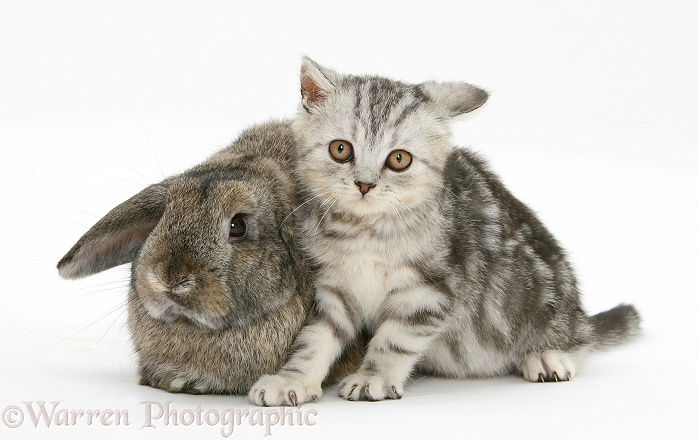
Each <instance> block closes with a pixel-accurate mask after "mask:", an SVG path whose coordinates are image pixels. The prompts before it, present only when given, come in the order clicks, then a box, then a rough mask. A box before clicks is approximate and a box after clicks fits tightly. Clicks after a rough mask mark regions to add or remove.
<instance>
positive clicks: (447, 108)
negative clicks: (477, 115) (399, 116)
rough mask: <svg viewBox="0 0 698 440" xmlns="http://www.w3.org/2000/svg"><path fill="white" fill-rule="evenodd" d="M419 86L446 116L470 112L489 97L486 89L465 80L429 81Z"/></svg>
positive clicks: (451, 116)
mask: <svg viewBox="0 0 698 440" xmlns="http://www.w3.org/2000/svg"><path fill="white" fill-rule="evenodd" d="M419 87H420V88H421V89H422V91H423V92H424V93H426V94H427V95H428V96H429V97H430V98H431V99H432V101H433V103H434V105H435V107H436V108H437V110H438V112H439V113H440V114H441V115H442V116H443V117H446V118H453V117H455V116H458V115H462V114H463V113H469V112H471V111H473V110H475V109H477V108H479V107H481V106H482V105H483V104H484V103H485V102H486V101H487V98H488V97H489V94H488V93H487V92H486V91H484V90H482V89H480V88H478V87H475V86H473V85H471V84H468V83H464V82H436V81H427V82H424V83H422V84H420V85H419Z"/></svg>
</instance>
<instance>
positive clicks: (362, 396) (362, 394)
mask: <svg viewBox="0 0 698 440" xmlns="http://www.w3.org/2000/svg"><path fill="white" fill-rule="evenodd" d="M359 400H373V398H372V397H371V395H370V394H368V384H366V385H364V386H363V387H361V391H360V392H359Z"/></svg>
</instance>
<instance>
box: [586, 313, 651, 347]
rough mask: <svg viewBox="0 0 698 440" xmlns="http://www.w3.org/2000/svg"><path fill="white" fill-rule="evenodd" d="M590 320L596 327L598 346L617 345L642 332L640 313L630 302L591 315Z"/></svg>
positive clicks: (596, 342) (596, 343) (596, 344)
mask: <svg viewBox="0 0 698 440" xmlns="http://www.w3.org/2000/svg"><path fill="white" fill-rule="evenodd" d="M589 322H590V323H591V325H592V327H593V328H594V333H595V340H594V342H595V344H594V345H595V346H596V348H605V347H610V346H613V345H617V344H620V343H622V342H625V341H628V340H630V339H632V338H633V337H635V336H637V335H639V334H640V314H639V313H638V312H637V310H636V309H635V307H634V306H631V305H629V304H620V305H618V306H616V307H614V308H612V309H610V310H606V311H605V312H601V313H598V314H596V315H594V316H590V317H589Z"/></svg>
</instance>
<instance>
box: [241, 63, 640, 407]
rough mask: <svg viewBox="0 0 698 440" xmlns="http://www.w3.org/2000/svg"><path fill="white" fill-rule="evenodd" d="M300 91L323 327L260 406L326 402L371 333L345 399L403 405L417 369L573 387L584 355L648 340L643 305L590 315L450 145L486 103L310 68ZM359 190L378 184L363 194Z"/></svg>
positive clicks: (554, 249)
mask: <svg viewBox="0 0 698 440" xmlns="http://www.w3.org/2000/svg"><path fill="white" fill-rule="evenodd" d="M301 86H302V97H303V100H302V109H301V110H300V112H299V116H298V118H297V119H296V121H295V123H294V130H295V134H296V138H297V142H298V144H299V145H298V154H297V163H296V173H297V179H298V187H299V188H301V189H302V197H303V202H304V204H303V205H301V207H300V208H299V209H298V211H297V213H296V214H297V221H298V223H299V225H300V228H301V229H302V232H303V234H302V236H303V238H304V242H305V243H304V246H305V248H306V250H307V252H308V253H309V255H310V256H311V257H312V258H313V260H314V262H315V264H316V265H317V273H316V289H317V292H316V316H315V317H314V319H313V321H312V322H311V323H310V324H309V325H308V326H307V327H305V328H304V329H303V330H302V331H301V333H300V335H299V336H298V338H297V339H296V341H295V349H294V350H295V352H294V354H293V355H292V356H291V357H290V359H289V361H288V362H287V364H286V365H285V366H284V367H283V368H282V369H281V370H280V371H279V373H278V374H277V375H273V376H264V377H262V378H261V379H260V380H259V381H258V382H257V383H256V384H255V385H254V386H253V387H252V389H251V391H250V398H251V399H252V401H254V402H255V403H257V404H260V405H289V404H292V405H296V404H299V403H302V402H306V401H310V400H314V399H316V398H318V397H319V396H320V395H321V394H322V390H321V388H320V384H321V382H322V380H323V378H324V377H325V375H326V374H327V371H328V369H329V368H330V366H331V365H332V364H333V363H334V362H335V360H336V358H337V357H338V356H339V355H340V354H341V353H342V351H343V349H344V347H346V346H347V344H348V343H349V342H350V341H352V340H353V339H354V337H355V336H356V335H357V334H358V333H359V331H360V330H362V329H363V330H367V331H368V332H369V334H370V335H371V336H372V338H371V340H370V343H369V346H368V350H367V353H366V355H365V357H364V360H363V363H362V366H361V368H360V369H359V371H358V372H357V373H355V374H352V375H350V376H349V377H347V378H346V379H345V380H344V381H343V382H342V383H341V384H340V387H339V393H340V395H341V396H343V397H345V398H347V399H349V400H382V399H386V398H388V399H395V398H400V397H401V395H402V393H403V384H404V382H405V380H406V379H407V377H408V376H409V375H410V374H411V373H412V372H414V371H415V370H417V371H421V372H426V373H431V374H437V375H443V376H449V377H472V376H494V375H502V374H508V373H512V372H518V373H521V374H522V375H523V376H524V377H525V378H526V379H528V380H532V381H538V380H566V379H571V378H572V376H573V375H574V374H575V359H576V358H577V357H579V355H580V354H581V353H583V352H584V351H586V350H588V349H590V348H594V347H597V346H601V345H606V344H610V343H615V342H619V341H622V340H624V339H626V338H628V337H629V336H630V335H632V334H633V333H635V332H636V331H637V329H638V326H639V316H638V314H637V312H636V311H635V309H634V308H633V307H632V306H626V305H621V306H618V307H616V308H615V309H612V310H611V311H608V312H604V313H602V314H599V315H596V316H592V317H588V316H586V314H585V313H584V311H583V309H582V306H581V304H580V297H579V292H578V289H577V283H576V280H575V276H574V273H573V271H572V268H571V267H570V265H569V263H568V261H567V259H566V257H565V254H564V251H563V250H562V248H561V247H560V246H559V245H558V243H557V242H556V241H555V239H554V238H553V237H552V236H551V235H550V233H549V232H548V231H547V230H546V229H545V227H544V226H543V225H542V224H541V223H540V221H539V220H538V219H537V218H536V216H535V215H534V213H533V212H532V211H531V210H529V209H528V208H527V207H526V206H525V205H524V204H522V203H521V202H520V201H518V200H517V199H516V198H514V197H513V196H512V195H511V194H510V193H509V192H508V191H507V190H506V188H504V186H503V185H502V183H501V182H500V181H499V179H498V178H497V177H496V176H495V175H494V174H493V173H492V172H491V171H489V169H488V167H487V166H486V164H485V163H484V162H483V160H482V159H481V158H479V157H478V156H477V155H475V154H474V153H472V152H470V151H468V150H466V149H454V148H453V147H452V144H451V135H450V130H449V123H450V121H449V120H450V119H451V118H452V117H454V116H457V115H460V114H462V113H466V112H470V111H472V110H474V109H476V108H478V107H479V106H481V105H482V104H484V102H485V101H486V99H487V93H486V92H484V91H482V90H480V89H478V88H476V87H474V86H471V85H468V84H465V83H434V82H427V83H423V84H420V85H411V84H405V83H401V82H398V81H393V80H389V79H386V78H382V77H365V76H351V75H341V74H338V73H336V72H334V71H332V70H329V69H326V68H322V67H320V66H318V65H317V64H315V63H314V62H312V61H311V60H309V59H305V61H304V64H303V67H302V73H301ZM337 139H340V140H345V141H348V143H350V144H353V151H354V157H353V160H351V161H349V162H346V163H338V162H337V161H335V160H333V159H332V158H331V157H330V155H329V154H328V145H329V144H330V143H331V142H332V141H333V140H337ZM396 149H403V150H406V151H408V152H409V153H410V154H411V156H412V163H411V165H410V166H409V168H407V169H406V170H404V171H400V172H395V171H392V170H391V169H388V168H387V167H386V166H385V162H386V157H387V156H388V155H389V153H390V152H391V151H394V150H396ZM364 182H370V183H371V184H375V187H373V188H371V189H370V190H369V191H368V192H367V193H365V194H363V192H362V191H359V189H360V188H361V186H359V185H360V184H361V183H364ZM357 186H358V187H357Z"/></svg>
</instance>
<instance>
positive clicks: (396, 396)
mask: <svg viewBox="0 0 698 440" xmlns="http://www.w3.org/2000/svg"><path fill="white" fill-rule="evenodd" d="M388 398H389V399H401V398H402V396H401V395H399V394H398V393H397V389H396V388H395V385H393V386H392V387H390V392H389V393H388Z"/></svg>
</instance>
